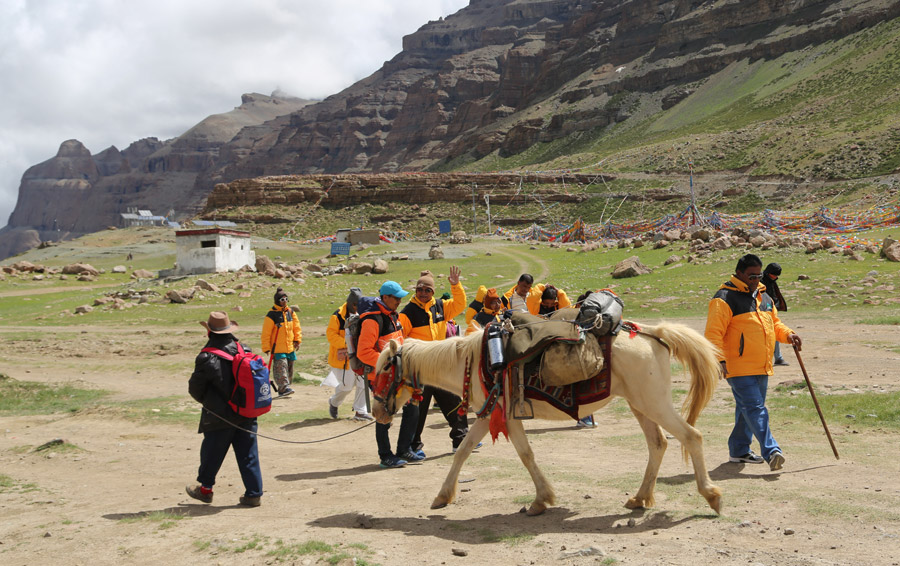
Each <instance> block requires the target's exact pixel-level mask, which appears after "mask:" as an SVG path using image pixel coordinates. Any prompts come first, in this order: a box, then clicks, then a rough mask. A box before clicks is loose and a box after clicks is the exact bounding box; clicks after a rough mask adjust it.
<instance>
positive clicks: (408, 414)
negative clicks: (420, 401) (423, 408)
mask: <svg viewBox="0 0 900 566" xmlns="http://www.w3.org/2000/svg"><path fill="white" fill-rule="evenodd" d="M418 422H419V406H418V405H413V404H412V403H407V404H406V405H404V406H403V416H402V417H401V418H400V433H399V434H398V435H397V454H403V453H404V452H407V451H408V450H409V449H410V446H411V445H412V441H413V436H415V434H416V425H417V424H418ZM390 428H391V425H389V424H381V423H375V442H377V443H378V457H379V458H380V459H382V460H384V459H385V458H387V457H388V456H393V455H394V453H393V452H391V438H390V436H388V430H389V429H390Z"/></svg>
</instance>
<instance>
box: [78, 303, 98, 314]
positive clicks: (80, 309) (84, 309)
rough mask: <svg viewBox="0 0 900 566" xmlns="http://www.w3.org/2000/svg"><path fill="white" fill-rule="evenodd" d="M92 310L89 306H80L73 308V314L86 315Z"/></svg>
mask: <svg viewBox="0 0 900 566" xmlns="http://www.w3.org/2000/svg"><path fill="white" fill-rule="evenodd" d="M93 310H94V307H92V306H91V305H81V306H78V307H75V314H87V313H89V312H92V311H93Z"/></svg>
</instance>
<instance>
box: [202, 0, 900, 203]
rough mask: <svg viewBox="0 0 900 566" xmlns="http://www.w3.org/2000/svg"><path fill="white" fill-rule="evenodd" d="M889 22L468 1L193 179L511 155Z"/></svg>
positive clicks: (583, 0)
mask: <svg viewBox="0 0 900 566" xmlns="http://www.w3.org/2000/svg"><path fill="white" fill-rule="evenodd" d="M898 14H900V2H896V1H886V0H855V1H854V0H849V1H846V0H841V1H838V0H831V1H828V0H793V1H784V0H724V1H723V0H719V1H708V2H699V1H690V0H671V1H659V0H656V1H654V0H626V1H605V0H593V1H591V0H534V1H528V0H481V1H473V2H471V4H470V6H469V7H468V8H466V9H464V10H461V11H460V12H459V13H457V14H455V15H453V16H451V17H448V18H446V19H445V20H443V21H440V22H431V23H429V24H427V25H425V26H423V27H422V28H421V29H420V30H419V31H417V32H416V33H414V34H412V35H410V36H407V37H406V38H404V42H403V47H404V49H403V52H402V53H400V54H399V55H397V56H396V57H395V58H394V59H392V60H391V61H389V62H387V63H385V65H384V66H383V67H382V68H381V69H380V70H379V71H378V72H376V73H375V74H373V75H372V76H371V77H369V78H368V79H366V80H364V81H361V82H360V83H358V84H356V85H353V86H352V87H350V88H348V89H347V90H345V91H343V92H341V93H339V94H337V95H334V96H332V97H330V98H329V99H327V100H325V101H324V102H322V103H319V104H316V105H312V106H309V107H306V108H304V109H302V110H300V111H298V112H296V113H295V114H293V115H292V116H291V117H290V122H289V124H286V125H285V126H284V127H283V128H282V129H281V131H280V133H279V135H278V136H277V137H275V136H270V137H267V138H257V139H255V140H254V141H252V142H251V141H250V137H251V136H250V135H247V134H248V133H245V135H238V137H237V138H236V139H235V140H234V141H233V142H231V143H232V144H238V145H240V146H241V148H242V155H245V156H246V158H245V159H243V160H229V161H227V162H226V161H220V162H219V163H218V164H216V166H215V168H213V169H211V170H210V171H208V172H207V173H206V174H204V175H203V176H201V178H200V179H199V182H200V183H201V184H204V185H205V187H206V188H207V189H208V188H210V187H211V186H212V184H214V183H215V182H217V181H227V180H231V179H235V178H242V177H252V176H257V175H266V174H285V173H336V172H366V171H407V170H421V169H426V168H429V167H435V166H443V164H447V163H463V162H465V161H472V160H478V159H481V158H483V157H484V156H487V155H490V154H496V155H498V156H499V157H507V156H510V155H515V154H518V153H520V152H522V151H524V150H526V149H528V148H531V147H533V146H534V145H535V144H538V143H541V142H548V141H553V140H556V139H560V138H563V137H565V136H569V135H571V134H573V133H575V132H585V131H591V132H594V133H596V132H597V131H598V130H601V131H602V130H603V129H607V128H609V127H611V126H615V125H617V124H621V123H623V122H626V121H628V120H629V119H630V118H631V117H632V116H633V114H634V113H635V108H636V107H637V106H643V110H644V112H654V111H656V112H659V111H662V110H664V108H663V106H665V107H667V108H668V107H671V106H673V105H674V104H676V103H677V102H679V101H680V100H681V99H683V98H685V97H687V96H689V95H690V94H691V92H692V90H691V88H688V86H686V85H691V83H694V82H696V81H702V80H703V79H704V78H706V77H709V76H711V75H714V74H716V73H719V72H720V71H722V70H723V69H726V68H727V67H728V66H729V65H732V64H734V63H735V62H737V61H741V60H758V59H760V58H768V59H772V58H776V57H778V56H780V55H782V54H784V53H787V52H789V51H799V50H802V49H804V48H805V47H807V46H810V45H814V44H820V43H824V42H826V41H829V40H833V39H835V38H839V37H843V36H846V35H847V34H849V33H852V32H854V31H857V30H859V29H862V28H865V27H867V26H872V25H875V24H877V23H879V22H882V21H884V20H888V19H891V18H895V17H897V16H898ZM648 103H649V104H650V105H651V106H650V107H649V108H648V106H647V104H648ZM644 117H646V116H644ZM228 145H231V144H228ZM228 145H226V149H225V150H223V155H232V156H233V155H234V153H233V152H230V151H229V149H227V148H228ZM460 160H462V161H460Z"/></svg>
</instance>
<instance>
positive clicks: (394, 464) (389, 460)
mask: <svg viewBox="0 0 900 566" xmlns="http://www.w3.org/2000/svg"><path fill="white" fill-rule="evenodd" d="M378 465H379V466H381V467H382V468H402V467H403V466H405V465H406V460H403V459H401V458H398V457H396V456H388V457H386V458H383V459H382V460H381V463H380V464H378Z"/></svg>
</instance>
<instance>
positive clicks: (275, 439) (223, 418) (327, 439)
mask: <svg viewBox="0 0 900 566" xmlns="http://www.w3.org/2000/svg"><path fill="white" fill-rule="evenodd" d="M203 408H204V409H206V411H207V412H209V414H211V415H213V416H214V417H216V418H217V419H219V420H221V421H222V422H224V423H226V424H227V425H228V426H231V427H233V428H236V429H238V430H240V431H242V432H246V433H248V434H252V435H254V436H258V437H260V438H266V439H268V440H274V441H275V442H283V443H285V444H318V443H319V442H328V441H329V440H334V439H335V438H340V437H342V436H347V435H348V434H353V433H354V432H359V431H361V430H362V429H364V428H367V427H370V426H372V425H373V424H375V421H372V422H370V423H366V424H364V425H362V426H361V427H359V428H355V429H353V430H351V431H349V432H343V433H341V434H338V435H335V436H330V437H328V438H322V439H320V440H284V439H281V438H275V437H273V436H266V435H265V434H260V433H258V432H253V431H252V430H248V429H246V428H243V427H239V426H238V425H236V424H234V423H233V422H231V421H229V420H228V419H226V418H225V417H223V416H222V415H219V414H217V413H216V412H215V411H211V410H210V409H209V408H208V407H207V406H206V405H203Z"/></svg>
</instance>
